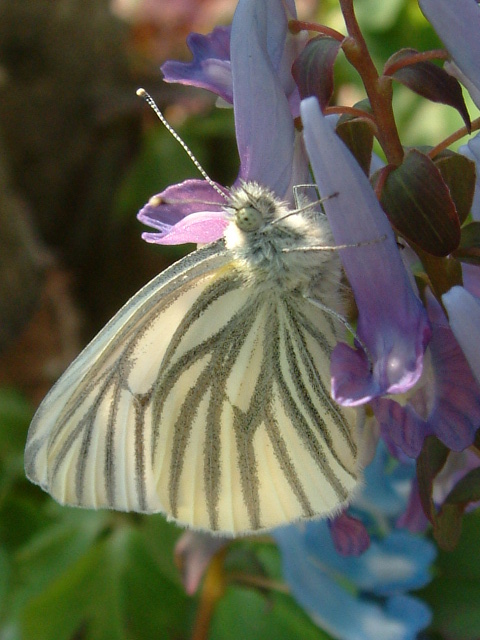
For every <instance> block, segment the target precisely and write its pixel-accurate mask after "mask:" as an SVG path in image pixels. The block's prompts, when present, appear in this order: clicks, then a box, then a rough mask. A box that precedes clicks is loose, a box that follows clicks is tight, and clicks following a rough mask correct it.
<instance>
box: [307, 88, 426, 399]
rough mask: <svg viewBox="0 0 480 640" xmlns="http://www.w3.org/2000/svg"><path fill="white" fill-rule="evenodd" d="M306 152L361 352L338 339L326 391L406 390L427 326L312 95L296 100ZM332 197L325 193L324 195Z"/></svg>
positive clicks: (349, 160)
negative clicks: (350, 295)
mask: <svg viewBox="0 0 480 640" xmlns="http://www.w3.org/2000/svg"><path fill="white" fill-rule="evenodd" d="M301 113H302V121H303V124H304V127H305V129H304V136H305V143H306V147H307V151H308V154H309V157H310V161H311V164H312V168H313V172H314V175H315V180H316V182H317V184H318V186H319V189H320V192H321V193H322V195H323V196H324V197H327V200H326V201H325V203H324V207H325V212H326V214H327V216H328V219H329V222H330V226H331V228H332V233H333V236H334V238H335V241H336V243H337V244H338V245H351V246H349V247H348V248H344V249H340V250H339V251H340V257H341V259H342V263H343V266H344V268H345V271H346V274H347V276H348V279H349V282H350V285H351V286H352V289H353V291H354V294H355V300H356V302H357V306H358V310H359V317H358V327H357V334H358V336H359V338H360V339H361V341H362V343H363V345H364V346H365V347H366V349H367V350H368V353H366V352H365V350H363V349H359V350H353V349H351V348H350V347H348V346H347V345H346V344H339V345H338V346H337V348H336V349H335V351H334V353H333V356H332V392H333V396H334V398H335V399H336V400H337V401H338V402H339V403H340V404H346V405H356V404H360V403H363V402H366V401H368V400H370V399H372V398H375V397H377V396H380V395H384V394H385V393H402V392H405V391H407V390H408V389H410V388H411V387H412V386H413V385H414V384H415V383H416V382H417V380H418V379H419V378H420V376H421V374H422V365H423V354H424V350H425V347H426V345H427V344H428V340H429V339H430V335H431V331H430V326H429V323H428V319H427V314H426V311H425V309H424V308H423V306H422V304H421V302H420V300H419V298H418V297H417V295H416V294H415V292H414V291H413V289H412V286H411V284H410V280H409V277H408V274H407V272H406V269H405V267H404V265H403V262H402V260H401V258H400V255H399V251H398V247H397V244H396V239H395V235H394V233H393V230H392V228H391V226H390V223H389V222H388V220H387V218H386V216H385V214H384V212H383V210H382V209H381V207H380V204H379V202H378V200H377V198H376V196H375V194H374V192H373V190H372V188H371V186H370V183H369V182H368V179H367V178H366V176H365V174H364V173H363V171H362V170H361V168H360V167H359V165H358V164H357V163H356V161H355V160H354V158H353V156H352V155H351V154H350V152H349V151H348V149H347V148H346V147H345V146H344V145H343V143H342V142H341V141H340V139H339V138H338V137H337V136H336V135H335V133H334V132H333V130H332V128H331V127H330V124H329V123H328V121H327V119H326V118H325V117H324V116H323V115H322V113H321V112H320V108H319V106H318V102H317V101H316V99H315V98H307V99H306V100H303V101H302V105H301ZM333 194H335V195H334V197H329V196H331V195H333Z"/></svg>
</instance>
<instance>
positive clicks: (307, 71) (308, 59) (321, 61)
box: [292, 36, 341, 110]
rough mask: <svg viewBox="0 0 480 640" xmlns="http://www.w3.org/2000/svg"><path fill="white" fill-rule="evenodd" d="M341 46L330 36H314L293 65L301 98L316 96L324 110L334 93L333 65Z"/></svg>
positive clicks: (293, 73)
mask: <svg viewBox="0 0 480 640" xmlns="http://www.w3.org/2000/svg"><path fill="white" fill-rule="evenodd" d="M340 46H341V43H340V42H339V41H338V40H335V39H334V38H330V37H329V36H317V37H316V38H312V40H310V41H309V42H308V43H307V45H306V46H305V48H304V49H303V51H302V52H301V53H300V55H299V56H298V58H297V59H296V60H295V62H294V63H293V66H292V75H293V77H294V79H295V82H296V83H297V86H298V89H299V91H300V96H301V98H302V99H303V98H308V97H309V96H315V97H316V98H318V102H319V103H320V107H321V109H322V110H323V109H325V107H326V106H327V105H328V103H329V102H330V98H331V97H332V95H333V65H334V63H335V60H336V57H337V54H338V51H339V49H340Z"/></svg>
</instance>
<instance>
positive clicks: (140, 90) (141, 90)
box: [135, 87, 147, 98]
mask: <svg viewBox="0 0 480 640" xmlns="http://www.w3.org/2000/svg"><path fill="white" fill-rule="evenodd" d="M135 93H136V94H137V96H140V98H144V97H145V96H146V95H147V92H146V91H145V89H143V88H142V87H140V88H138V89H137V90H136V92H135Z"/></svg>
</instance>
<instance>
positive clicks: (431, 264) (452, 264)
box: [417, 248, 463, 301]
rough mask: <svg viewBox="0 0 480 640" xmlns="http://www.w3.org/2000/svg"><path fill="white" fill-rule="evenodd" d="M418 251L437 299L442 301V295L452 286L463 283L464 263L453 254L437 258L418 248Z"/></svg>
mask: <svg viewBox="0 0 480 640" xmlns="http://www.w3.org/2000/svg"><path fill="white" fill-rule="evenodd" d="M417 253H418V257H419V258H420V259H421V261H422V264H423V266H424V268H425V272H426V274H427V275H428V279H429V285H430V287H431V288H432V290H433V292H434V294H435V295H436V297H437V300H439V301H440V300H441V299H442V295H443V294H444V293H446V292H447V291H449V290H450V289H451V288H452V287H454V286H456V285H460V286H461V285H463V274H462V265H461V264H460V262H459V261H458V260H455V259H454V258H453V257H451V256H449V257H448V258H437V257H436V256H432V255H431V254H430V253H425V252H424V251H422V250H421V249H418V248H417Z"/></svg>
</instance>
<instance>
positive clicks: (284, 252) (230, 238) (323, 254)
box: [225, 182, 339, 291]
mask: <svg viewBox="0 0 480 640" xmlns="http://www.w3.org/2000/svg"><path fill="white" fill-rule="evenodd" d="M229 210H230V211H231V212H232V213H233V216H234V218H233V220H232V222H231V223H230V225H229V226H228V228H227V229H226V232H225V243H226V246H227V248H228V249H230V250H231V251H232V252H233V254H234V256H235V258H236V260H237V262H238V268H239V270H240V271H241V272H242V273H243V274H244V275H245V279H246V283H247V284H248V283H249V282H251V283H253V282H254V283H255V285H256V286H258V285H259V284H261V283H262V284H263V287H262V289H265V288H267V289H268V288H272V289H275V290H276V291H278V288H279V287H280V289H282V290H284V291H285V290H286V291H292V290H301V291H305V290H307V289H309V288H310V286H311V284H312V282H313V281H314V280H316V279H318V277H319V273H320V270H321V269H324V268H325V267H327V266H328V268H329V269H334V270H335V271H337V270H338V269H339V261H338V255H336V254H335V253H332V252H331V251H322V250H321V248H322V247H324V246H330V245H331V244H332V238H331V232H330V228H329V226H328V222H327V219H326V217H325V216H323V215H322V214H315V213H312V212H311V211H310V210H309V211H308V213H307V212H306V211H303V212H302V211H300V212H298V213H293V214H292V212H291V210H290V209H289V206H288V204H287V203H285V202H282V201H281V200H279V199H277V198H276V197H275V195H274V194H273V193H272V192H271V191H269V190H268V189H266V188H265V187H262V186H260V185H258V184H257V183H253V182H249V183H243V184H242V185H241V187H239V188H237V189H235V190H234V191H233V192H232V198H231V203H230V206H229ZM289 213H290V214H291V215H289ZM312 247H315V248H318V251H312V250H308V249H309V248H310V249H311V248H312ZM302 249H303V250H302ZM305 249H307V250H305Z"/></svg>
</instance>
